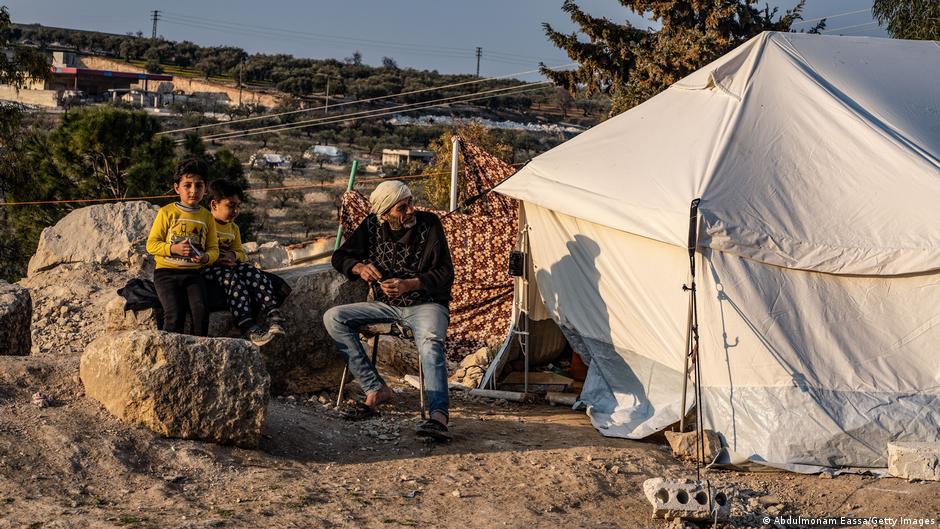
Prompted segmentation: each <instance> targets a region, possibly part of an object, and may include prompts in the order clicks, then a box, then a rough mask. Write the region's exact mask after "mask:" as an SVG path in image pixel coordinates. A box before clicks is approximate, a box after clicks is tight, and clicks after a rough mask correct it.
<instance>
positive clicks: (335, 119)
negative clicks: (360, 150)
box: [177, 81, 551, 143]
mask: <svg viewBox="0 0 940 529" xmlns="http://www.w3.org/2000/svg"><path fill="white" fill-rule="evenodd" d="M537 84H538V85H542V86H539V87H538V88H527V89H525V90H516V89H518V88H519V87H510V88H499V89H495V90H487V91H484V92H477V93H476V94H464V95H461V96H454V97H449V98H442V99H437V100H431V101H425V102H422V103H411V104H406V105H399V106H397V107H391V108H388V109H377V110H367V111H362V112H354V113H350V114H343V115H340V116H331V117H329V118H318V119H311V120H307V121H302V122H298V123H285V124H280V125H270V126H267V127H257V128H254V129H248V130H245V131H230V132H224V133H219V134H211V135H207V136H202V139H210V140H217V139H222V140H228V139H233V138H238V137H242V136H253V135H255V134H265V133H270V132H281V131H287V130H294V129H299V128H304V127H311V126H314V125H329V124H332V123H341V122H344V121H358V120H362V119H370V118H375V117H381V116H387V115H390V114H396V113H401V112H412V111H415V110H424V109H427V108H433V107H438V106H444V105H446V104H450V103H464V102H469V101H478V100H481V99H489V98H492V97H499V96H503V95H517V94H522V93H527V92H534V91H537V90H542V89H544V88H545V87H546V85H550V84H551V82H550V81H544V82H541V83H537ZM528 86H532V85H528ZM510 90H514V91H512V92H510ZM494 91H502V93H491V92H494ZM479 94H488V95H482V96H479ZM474 96H478V97H474ZM426 103H431V104H426ZM415 105H423V106H415ZM409 106H415V108H410V109H407V110H402V109H404V108H406V107H409ZM184 141H185V140H177V143H182V142H184Z"/></svg>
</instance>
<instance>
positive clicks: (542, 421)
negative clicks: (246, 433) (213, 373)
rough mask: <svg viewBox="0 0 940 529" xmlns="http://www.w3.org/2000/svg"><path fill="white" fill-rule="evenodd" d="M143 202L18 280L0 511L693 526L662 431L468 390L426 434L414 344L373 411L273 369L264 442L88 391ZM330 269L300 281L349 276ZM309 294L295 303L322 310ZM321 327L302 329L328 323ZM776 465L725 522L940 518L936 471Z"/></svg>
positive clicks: (47, 517) (129, 272)
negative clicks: (24, 319) (632, 435)
mask: <svg viewBox="0 0 940 529" xmlns="http://www.w3.org/2000/svg"><path fill="white" fill-rule="evenodd" d="M86 209H90V208H86ZM79 211H82V210H79ZM147 214H148V213H147V209H146V208H143V207H141V208H138V209H136V210H128V208H111V209H108V210H97V211H96V212H90V211H84V212H83V213H82V215H85V217H81V219H79V218H78V217H76V218H73V219H72V221H79V222H76V223H72V224H71V225H69V226H67V225H62V226H60V228H61V230H60V231H61V232H63V233H65V232H66V231H70V230H78V229H81V228H80V226H83V225H87V226H93V230H92V231H91V232H89V233H84V232H83V233H80V234H77V235H76V234H73V239H74V240H77V241H81V244H74V245H69V246H68V247H65V246H61V245H60V246H55V244H53V243H54V242H55V240H56V239H55V237H53V235H55V233H57V232H56V231H55V230H54V229H53V230H52V231H50V233H49V234H48V235H49V237H45V236H44V240H45V241H46V242H45V243H44V244H45V245H46V246H43V245H42V244H41V245H40V248H39V250H38V251H37V256H39V257H37V258H35V263H36V266H31V267H30V275H29V277H28V278H26V279H24V280H23V281H21V282H20V283H19V284H20V285H21V286H23V287H26V288H27V289H28V290H29V294H30V297H31V300H32V314H31V316H30V317H31V321H32V329H31V332H30V334H29V336H30V338H31V344H28V345H30V347H29V348H28V350H29V351H30V352H31V354H30V355H28V356H4V355H0V528H24V527H28V528H71V527H75V528H85V527H92V528H98V527H102V528H105V527H108V528H111V527H139V528H148V527H154V528H156V527H161V528H162V527H187V528H188V527H192V528H204V527H205V528H208V527H343V528H345V527H349V528H354V527H369V528H390V527H400V526H405V527H461V528H463V527H468V526H470V527H482V528H490V527H493V528H501V527H510V528H517V527H518V528H531V527H571V528H645V527H682V526H683V525H684V524H683V523H682V522H678V521H672V522H666V521H663V520H654V519H651V516H650V515H651V512H652V509H651V505H650V503H649V502H648V501H647V499H646V497H645V496H644V494H643V482H644V481H645V480H646V479H648V478H652V477H666V478H669V479H681V478H692V479H694V478H695V477H696V470H695V467H694V465H692V464H691V463H688V462H681V461H678V460H677V459H676V458H675V457H674V456H673V455H672V452H671V450H670V449H669V447H668V446H667V444H666V441H665V439H664V438H663V437H659V436H657V437H654V438H651V439H647V440H644V441H630V440H625V439H611V438H605V437H603V436H601V435H600V434H599V433H598V432H597V431H596V430H595V429H594V428H593V427H592V426H591V424H590V421H589V420H588V418H587V417H586V416H585V415H584V413H583V412H577V411H572V410H569V409H566V408H564V407H551V406H548V405H547V404H541V403H531V404H519V403H507V402H505V401H493V400H487V399H481V398H478V397H471V396H470V395H468V394H466V393H464V392H462V391H456V390H455V391H452V392H451V399H452V413H453V419H452V420H453V433H454V440H453V442H451V443H449V444H428V443H425V442H424V441H423V440H421V439H420V438H417V437H416V436H415V435H414V433H413V432H414V427H415V425H416V424H417V421H418V411H417V410H418V395H417V391H416V390H414V389H413V388H411V386H409V385H407V384H404V383H402V382H401V378H400V377H401V376H402V375H404V374H405V371H407V369H408V367H407V365H405V364H406V363H403V362H402V363H399V364H397V365H388V364H385V365H384V369H385V370H386V373H387V375H388V379H389V380H390V381H392V382H393V386H394V389H395V391H396V393H397V397H396V399H395V401H394V402H393V403H391V404H390V405H387V406H385V408H384V410H383V412H382V413H381V415H379V416H377V417H374V418H371V419H368V420H365V421H361V422H348V421H344V420H342V419H340V418H339V417H338V415H337V413H336V412H335V411H334V409H333V407H332V400H333V399H334V398H335V396H336V394H335V384H334V383H331V381H336V382H338V374H336V373H331V374H330V375H329V376H324V377H322V378H321V379H318V380H317V381H316V383H314V382H313V381H311V379H308V378H303V377H305V376H306V375H303V376H301V375H297V376H298V377H300V378H299V379H297V378H291V377H294V376H295V375H296V373H288V372H283V373H281V374H279V375H276V374H272V375H271V376H272V378H276V377H281V379H282V380H291V381H294V382H295V383H296V385H295V386H290V385H289V384H288V385H286V386H283V387H282V388H281V389H280V390H276V391H274V395H273V396H271V397H270V401H269V402H268V403H267V406H266V418H265V420H264V423H263V425H262V426H261V428H260V436H259V437H258V439H257V441H258V444H257V448H241V447H238V446H234V445H222V444H215V443H211V442H204V441H198V440H185V439H178V438H169V437H164V436H163V435H161V434H158V433H155V432H154V431H152V430H151V429H148V428H145V427H143V426H139V425H136V424H131V423H128V422H125V421H122V420H121V419H119V418H117V417H116V416H115V415H113V414H112V412H109V411H108V409H106V408H105V407H104V406H103V405H102V403H101V402H99V400H97V399H96V398H92V396H93V395H94V393H93V392H92V391H90V390H89V389H88V388H86V385H85V383H83V379H82V377H80V358H81V356H82V355H83V354H84V353H85V352H86V348H88V345H89V344H90V343H91V342H93V341H95V340H96V339H99V338H103V339H105V340H108V339H111V340H112V341H115V340H117V339H116V338H115V337H116V336H118V335H116V334H114V333H115V332H116V331H114V330H113V329H109V327H108V320H109V318H110V316H108V311H107V305H108V303H109V302H110V301H113V299H114V296H115V290H116V289H117V288H120V287H121V286H123V285H124V283H125V282H126V281H127V279H128V278H130V277H136V276H138V275H144V276H145V275H146V274H147V271H148V264H147V262H146V260H139V259H136V258H135V257H134V256H135V255H138V254H137V253H135V251H134V248H135V245H137V244H140V241H139V240H138V239H139V236H130V237H125V238H124V239H121V238H120V237H118V236H117V235H116V232H118V231H121V230H130V228H129V227H132V226H134V225H137V224H140V223H145V220H141V219H146V215H147ZM64 221H65V219H63V222H64ZM86 221H87V222H86ZM70 222H71V221H70ZM60 224H61V223H60ZM111 232H115V233H111ZM96 237H100V239H96ZM106 240H107V241H111V242H114V241H120V242H119V243H115V244H110V243H108V244H105V243H104V242H103V241H106ZM294 273H295V274H298V273H299V272H296V271H295V272H294ZM302 277H308V276H302ZM303 280H304V281H307V280H306V279H303ZM292 281H300V279H297V278H294V279H292ZM294 284H299V283H296V282H295V283H294ZM325 284H326V285H327V286H323V287H314V286H312V285H311V286H308V287H302V288H303V289H307V290H304V291H305V292H323V293H330V292H336V291H337V289H339V288H340V287H339V286H337V285H339V284H338V283H333V282H331V281H326V282H325ZM329 285H334V286H329ZM315 288H322V290H319V291H317V290H315ZM308 295H309V296H311V297H317V296H326V295H327V294H308ZM2 299H6V297H4V296H0V300H2ZM327 301H329V300H327ZM305 303H307V304H306V305H298V306H297V308H296V312H294V313H292V314H294V316H292V318H299V317H302V316H301V314H302V313H303V312H304V311H307V312H315V311H317V310H319V308H318V306H317V305H316V304H313V302H312V301H310V300H308V301H306V302H305ZM0 314H2V308H0ZM298 326H299V325H298ZM142 332H152V331H147V330H145V331H142ZM305 332H306V331H305ZM309 332H310V334H305V335H304V336H305V338H303V339H298V340H297V341H296V342H297V343H299V342H301V341H304V342H309V343H314V341H315V340H317V339H319V338H316V335H315V334H313V331H309ZM0 334H2V333H0ZM100 343H101V342H96V344H100ZM3 345H5V344H3ZM289 345H291V346H293V345H292V344H289ZM94 347H99V345H96V346H94ZM212 351H213V353H212V354H214V355H217V356H215V357H213V358H223V357H224V355H223V353H222V352H221V350H218V349H213V350H212ZM261 353H262V355H264V354H266V353H265V351H261ZM329 353H330V351H328V350H327V351H323V352H322V355H323V358H327V357H328V354H329ZM246 354H247V353H246ZM400 354H403V353H399V355H400ZM314 356H316V355H314ZM392 356H396V355H392ZM221 361H222V360H220V362H221ZM265 361H266V362H270V361H271V359H270V354H269V356H266V357H265ZM455 367H456V366H455ZM82 373H83V375H82V376H84V370H82ZM298 380H299V381H298ZM324 381H325V382H324ZM204 385H205V384H204V383H200V384H199V386H200V387H202V386H204ZM256 385H257V387H262V386H263V381H261V382H257V384H256ZM318 386H319V387H318ZM272 387H273V386H272ZM314 387H317V389H316V390H313V389H311V388H314ZM291 388H293V389H291ZM304 388H306V389H304ZM196 389H198V388H196ZM179 391H193V388H192V387H188V388H183V389H180V390H179ZM37 393H39V394H40V397H41V398H38V399H37V398H36V394H37ZM193 394H197V393H193ZM259 402H260V401H259ZM109 409H110V408H109ZM193 413H195V414H198V413H199V410H196V411H195V412H193ZM754 470H764V471H754ZM767 470H768V469H766V468H764V469H751V471H750V472H745V471H729V470H710V471H707V472H706V473H705V475H704V477H705V478H707V479H708V480H709V482H710V483H711V484H712V485H713V486H715V487H726V486H730V487H733V488H734V490H735V493H734V494H733V496H732V509H731V520H730V521H729V522H719V523H718V524H717V526H718V527H813V526H820V525H821V524H820V523H817V522H818V521H817V522H812V521H807V520H806V519H808V518H811V517H818V516H835V517H839V516H846V517H856V518H861V517H890V518H900V517H906V518H910V519H925V518H926V519H931V518H932V519H934V520H936V519H937V518H938V517H940V499H938V498H940V483H938V482H916V481H907V480H900V479H895V478H878V477H874V476H867V475H832V474H822V475H799V474H791V473H784V472H776V471H767ZM764 517H769V518H770V521H769V522H768V523H765V522H764V521H763V519H764ZM775 517H776V518H775ZM798 517H802V518H804V520H802V521H801V520H799V519H798ZM775 520H776V521H775ZM775 524H776V525H775ZM711 525H712V524H701V525H700V527H708V526H711ZM845 525H848V524H843V526H845ZM934 525H936V522H934ZM689 526H691V525H689ZM827 526H839V525H836V524H829V525H827ZM898 526H902V527H903V526H904V525H898ZM907 526H915V524H913V523H910V524H908V525H907Z"/></svg>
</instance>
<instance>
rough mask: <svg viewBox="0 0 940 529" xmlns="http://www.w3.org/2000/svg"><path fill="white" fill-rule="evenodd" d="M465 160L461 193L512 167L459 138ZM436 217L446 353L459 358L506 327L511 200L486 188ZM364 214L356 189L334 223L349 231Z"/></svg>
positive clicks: (365, 204)
mask: <svg viewBox="0 0 940 529" xmlns="http://www.w3.org/2000/svg"><path fill="white" fill-rule="evenodd" d="M460 147H461V150H462V154H463V156H464V160H465V162H466V168H467V178H466V181H465V182H464V186H465V187H464V191H465V192H466V194H465V195H464V196H467V197H473V196H476V195H477V194H479V193H481V192H483V191H485V190H488V189H490V188H492V187H493V186H494V185H496V184H498V183H499V182H501V181H502V180H504V179H505V178H507V177H508V176H509V175H511V174H512V173H513V172H514V171H515V169H514V168H513V167H511V166H509V165H507V164H505V163H504V162H502V161H500V160H499V159H497V158H495V157H493V156H491V155H489V154H487V153H486V152H484V151H483V150H482V149H480V148H478V147H477V146H475V145H472V144H467V143H465V142H461V143H460ZM433 213H435V214H437V216H438V217H440V218H441V223H442V224H443V225H444V233H445V235H446V237H447V245H448V246H449V248H450V253H451V258H452V259H453V262H454V287H453V290H452V295H453V300H452V301H451V303H450V326H449V327H448V328H447V344H446V348H447V358H448V359H449V360H452V361H460V360H462V359H463V358H464V357H466V356H467V355H470V354H473V353H475V352H476V351H477V350H478V349H479V348H481V347H484V346H488V347H495V346H497V345H498V344H500V343H501V342H502V341H503V339H504V338H505V336H506V333H507V332H509V323H510V321H509V320H510V318H511V317H512V295H513V282H512V277H511V276H510V275H509V272H508V269H509V252H510V251H511V250H512V248H513V246H514V244H515V242H516V230H517V204H516V201H515V200H512V199H510V198H507V197H504V196H502V195H497V194H495V193H489V194H487V195H486V196H485V197H483V198H481V199H480V200H478V201H476V202H475V203H474V204H472V205H471V206H469V207H468V208H467V213H466V214H464V213H451V214H446V213H444V212H442V211H433ZM368 214H369V201H368V200H367V199H366V197H364V196H363V195H362V194H361V193H359V192H358V191H350V192H347V193H346V194H345V195H343V199H342V208H341V210H340V222H341V223H342V225H343V231H344V232H345V233H351V232H352V231H353V230H355V228H356V227H357V226H358V225H359V223H361V222H362V221H363V220H364V219H365V218H366V216H367V215H368Z"/></svg>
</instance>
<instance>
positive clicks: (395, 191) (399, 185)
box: [369, 180, 411, 224]
mask: <svg viewBox="0 0 940 529" xmlns="http://www.w3.org/2000/svg"><path fill="white" fill-rule="evenodd" d="M410 196H411V190H410V189H408V186H406V185H405V183H404V182H401V181H398V180H388V181H385V182H382V183H381V184H379V185H378V186H377V187H376V188H375V191H373V192H372V194H371V195H369V203H370V204H371V205H372V207H371V209H369V212H370V213H375V215H376V216H377V217H378V218H379V223H380V224H381V223H383V222H385V221H384V220H382V215H384V214H386V213H388V210H390V209H392V206H394V205H395V204H397V203H399V202H400V201H402V200H405V199H406V198H408V197H410Z"/></svg>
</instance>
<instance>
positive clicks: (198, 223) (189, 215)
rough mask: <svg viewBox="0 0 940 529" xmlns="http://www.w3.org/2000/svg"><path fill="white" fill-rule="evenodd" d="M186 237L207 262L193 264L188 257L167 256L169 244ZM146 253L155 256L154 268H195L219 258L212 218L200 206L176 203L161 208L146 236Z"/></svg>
mask: <svg viewBox="0 0 940 529" xmlns="http://www.w3.org/2000/svg"><path fill="white" fill-rule="evenodd" d="M186 239H189V241H190V244H192V246H193V247H194V248H197V249H198V250H200V251H203V252H205V254H206V255H208V256H209V262H208V263H205V264H200V263H194V262H192V261H190V260H189V258H187V257H179V256H172V255H170V246H171V245H173V244H176V243H179V242H182V241H184V240H186ZM147 252H148V253H151V254H153V255H154V257H155V258H156V261H157V268H173V269H176V270H187V269H190V270H192V269H198V268H202V267H203V266H209V265H211V264H212V263H214V262H215V260H216V259H218V257H219V239H218V236H216V233H215V219H213V218H212V214H211V213H209V210H207V209H206V208H203V207H196V208H190V207H188V206H186V205H184V204H181V203H179V202H174V203H173V204H167V205H166V206H163V207H162V208H160V212H159V213H157V218H156V219H154V221H153V227H151V228H150V236H149V237H147Z"/></svg>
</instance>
